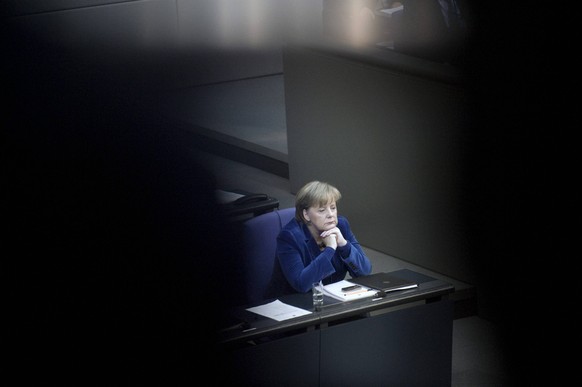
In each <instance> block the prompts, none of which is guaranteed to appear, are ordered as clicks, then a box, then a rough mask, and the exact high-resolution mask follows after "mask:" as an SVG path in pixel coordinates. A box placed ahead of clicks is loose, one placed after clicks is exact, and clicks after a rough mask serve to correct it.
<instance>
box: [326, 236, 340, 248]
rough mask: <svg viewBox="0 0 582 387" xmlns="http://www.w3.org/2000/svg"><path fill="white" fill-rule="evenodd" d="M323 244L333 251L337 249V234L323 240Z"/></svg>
mask: <svg viewBox="0 0 582 387" xmlns="http://www.w3.org/2000/svg"><path fill="white" fill-rule="evenodd" d="M323 243H324V244H325V246H326V247H331V248H332V249H334V250H335V249H337V236H336V234H329V235H328V236H326V237H324V238H323Z"/></svg>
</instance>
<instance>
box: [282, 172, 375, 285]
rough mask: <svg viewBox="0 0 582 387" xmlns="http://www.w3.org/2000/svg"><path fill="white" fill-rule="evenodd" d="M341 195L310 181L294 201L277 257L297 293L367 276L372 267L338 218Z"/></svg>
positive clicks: (340, 217)
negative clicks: (290, 217) (291, 215)
mask: <svg viewBox="0 0 582 387" xmlns="http://www.w3.org/2000/svg"><path fill="white" fill-rule="evenodd" d="M340 198H341V193H340V192H339V190H338V189H337V188H335V187H334V186H332V185H330V184H328V183H323V182H319V181H312V182H310V183H307V184H306V185H305V186H303V187H302V188H301V189H300V190H299V192H298V193H297V195H296V198H295V218H294V219H292V220H291V221H290V222H289V223H288V224H287V225H286V226H285V227H284V228H283V229H282V230H281V232H280V233H279V236H278V237H277V257H278V258H279V262H280V264H281V269H282V271H283V274H284V275H285V277H286V278H287V281H288V282H289V283H290V284H291V286H292V287H293V288H294V289H295V290H297V291H298V292H307V291H309V290H311V285H312V283H314V282H318V281H322V282H323V284H324V285H325V284H329V283H333V282H337V281H340V280H342V279H344V278H345V276H346V274H347V273H348V272H349V273H350V275H351V276H352V277H358V276H361V275H368V274H370V273H371V272H372V264H371V263H370V260H369V259H368V257H366V254H365V253H364V251H363V250H362V248H361V247H360V244H359V243H358V241H357V240H356V238H355V236H354V234H353V233H352V231H351V229H350V225H349V223H348V220H347V219H346V218H345V217H343V216H338V212H337V202H338V201H339V200H340Z"/></svg>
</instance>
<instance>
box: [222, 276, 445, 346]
mask: <svg viewBox="0 0 582 387" xmlns="http://www.w3.org/2000/svg"><path fill="white" fill-rule="evenodd" d="M392 273H393V274H395V275H397V276H400V277H402V278H406V279H411V280H413V281H415V282H417V283H418V287H417V288H414V289H408V290H401V291H396V292H391V293H388V294H387V295H386V297H384V298H367V299H361V300H354V301H349V302H342V301H339V300H336V299H333V298H330V297H327V296H325V297H324V306H323V307H322V309H321V310H320V311H315V310H314V308H313V304H312V299H311V293H309V292H308V293H296V294H290V295H286V296H282V297H280V298H279V300H280V301H281V302H284V303H286V304H289V305H293V306H296V307H298V308H301V309H305V310H309V311H312V312H313V313H310V314H308V315H305V316H301V317H296V318H292V319H289V320H284V321H276V320H273V319H270V318H268V317H264V316H261V315H258V314H256V313H253V312H249V311H248V310H246V308H248V307H252V306H256V305H248V306H241V307H240V308H236V309H235V310H233V311H232V316H233V318H234V319H235V321H234V323H235V324H237V323H241V325H237V326H236V327H235V328H232V329H228V330H223V331H221V332H220V335H219V341H220V342H221V343H222V344H234V343H238V342H245V341H248V340H254V339H256V338H259V337H263V336H269V335H274V334H280V333H284V332H289V331H291V330H296V329H301V328H307V327H310V326H316V325H320V324H325V323H329V322H333V321H336V320H340V319H344V318H350V317H352V316H357V315H362V314H365V313H369V312H373V311H376V310H380V309H386V308H390V307H394V306H398V305H403V304H407V303H412V302H415V301H422V300H429V299H433V298H439V297H442V296H444V295H447V294H449V293H451V292H453V291H454V286H453V285H451V284H449V283H447V282H444V281H441V280H438V279H435V278H432V277H429V276H426V275H424V274H420V273H417V272H414V271H412V270H408V269H402V270H397V271H394V272H392ZM271 301H273V300H265V301H264V302H263V303H260V304H259V305H262V304H266V303H268V302H271Z"/></svg>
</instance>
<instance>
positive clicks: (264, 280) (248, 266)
mask: <svg viewBox="0 0 582 387" xmlns="http://www.w3.org/2000/svg"><path fill="white" fill-rule="evenodd" d="M294 216H295V208H285V209H281V210H274V211H272V212H267V213H265V214H262V215H259V216H256V217H254V218H251V219H249V220H247V221H245V222H244V223H243V224H242V233H243V242H244V246H245V255H244V256H245V265H244V268H245V273H244V278H245V287H246V294H247V301H248V303H251V304H252V303H258V302H261V301H265V300H268V299H272V298H277V297H279V296H281V295H284V294H289V293H293V292H294V290H293V289H292V288H291V286H290V285H289V283H288V282H287V280H286V279H285V277H284V275H283V273H282V271H281V267H280V266H279V260H278V259H277V255H276V250H277V235H278V234H279V231H281V229H282V228H283V226H285V225H286V224H287V223H288V222H289V221H290V220H291V219H292V218H293V217H294Z"/></svg>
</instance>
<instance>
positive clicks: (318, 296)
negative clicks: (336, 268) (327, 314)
mask: <svg viewBox="0 0 582 387" xmlns="http://www.w3.org/2000/svg"><path fill="white" fill-rule="evenodd" d="M311 292H312V293H313V307H314V308H315V310H319V309H321V307H322V306H323V284H322V283H321V281H319V282H314V283H313V284H312V286H311Z"/></svg>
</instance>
